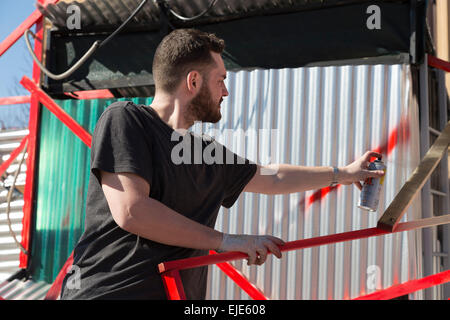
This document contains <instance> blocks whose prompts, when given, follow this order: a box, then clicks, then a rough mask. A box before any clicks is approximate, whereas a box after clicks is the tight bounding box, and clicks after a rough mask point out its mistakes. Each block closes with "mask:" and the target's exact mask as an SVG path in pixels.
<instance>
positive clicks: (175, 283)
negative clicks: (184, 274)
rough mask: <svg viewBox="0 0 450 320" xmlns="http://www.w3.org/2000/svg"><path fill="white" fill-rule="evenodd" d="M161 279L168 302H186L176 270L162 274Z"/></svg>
mask: <svg viewBox="0 0 450 320" xmlns="http://www.w3.org/2000/svg"><path fill="white" fill-rule="evenodd" d="M161 277H162V281H163V284H164V289H165V290H166V295H167V298H168V299H169V300H186V295H185V293H184V289H183V284H182V283H181V278H180V273H179V271H178V270H171V271H168V272H164V273H163V274H162V275H161Z"/></svg>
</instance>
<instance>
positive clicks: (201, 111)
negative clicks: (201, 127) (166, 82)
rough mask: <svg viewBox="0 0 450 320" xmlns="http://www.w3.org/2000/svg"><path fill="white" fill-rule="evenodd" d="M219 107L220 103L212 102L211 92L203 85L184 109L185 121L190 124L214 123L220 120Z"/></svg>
mask: <svg viewBox="0 0 450 320" xmlns="http://www.w3.org/2000/svg"><path fill="white" fill-rule="evenodd" d="M219 106H220V103H218V104H217V103H215V102H214V101H213V100H212V98H211V92H210V91H209V89H208V87H207V86H206V84H205V83H203V84H202V87H201V88H200V91H199V92H198V94H197V95H196V96H195V97H194V98H193V99H192V100H191V102H189V104H188V106H187V108H186V120H188V122H192V123H193V122H194V121H202V122H211V123H216V122H218V121H219V120H220V119H221V118H222V114H221V113H220V109H219Z"/></svg>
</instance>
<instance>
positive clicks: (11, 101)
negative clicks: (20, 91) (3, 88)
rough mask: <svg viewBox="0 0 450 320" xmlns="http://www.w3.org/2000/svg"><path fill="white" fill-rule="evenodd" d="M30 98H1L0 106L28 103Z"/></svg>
mask: <svg viewBox="0 0 450 320" xmlns="http://www.w3.org/2000/svg"><path fill="white" fill-rule="evenodd" d="M30 102H31V97H30V96H17V97H3V98H0V106H3V105H11V104H20V103H30Z"/></svg>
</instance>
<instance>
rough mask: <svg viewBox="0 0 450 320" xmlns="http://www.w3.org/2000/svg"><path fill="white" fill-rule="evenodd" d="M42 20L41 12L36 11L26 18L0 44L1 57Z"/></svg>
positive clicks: (50, 1) (53, 1)
mask: <svg viewBox="0 0 450 320" xmlns="http://www.w3.org/2000/svg"><path fill="white" fill-rule="evenodd" d="M58 1H59V0H49V1H47V4H55V3H57V2H58ZM40 19H42V13H41V12H40V11H39V10H37V9H36V10H34V11H33V13H32V14H31V15H30V16H29V17H28V18H26V19H25V20H24V21H23V22H22V23H21V24H20V25H19V26H18V27H17V28H16V29H15V30H14V31H13V32H11V33H10V34H9V36H8V37H6V39H5V40H3V41H2V43H0V57H1V56H2V55H3V54H4V53H5V52H6V51H7V50H8V49H9V48H10V47H11V46H12V45H13V44H14V43H16V41H17V40H19V39H20V37H22V36H23V33H24V32H25V30H27V29H30V28H31V27H32V26H33V25H34V24H35V23H37V22H38V21H40Z"/></svg>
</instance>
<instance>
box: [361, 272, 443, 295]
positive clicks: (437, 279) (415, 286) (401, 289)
mask: <svg viewBox="0 0 450 320" xmlns="http://www.w3.org/2000/svg"><path fill="white" fill-rule="evenodd" d="M447 282H450V270H447V271H443V272H440V273H437V274H433V275H431V276H428V277H424V278H422V279H415V280H410V281H407V282H404V283H401V284H398V285H394V286H392V287H389V288H386V289H382V290H378V291H375V292H373V293H369V294H366V295H363V296H360V297H358V298H355V299H353V300H389V299H393V298H396V297H400V296H404V295H406V294H410V293H412V292H415V291H419V290H423V289H427V288H429V287H433V286H437V285H440V284H444V283H447Z"/></svg>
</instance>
